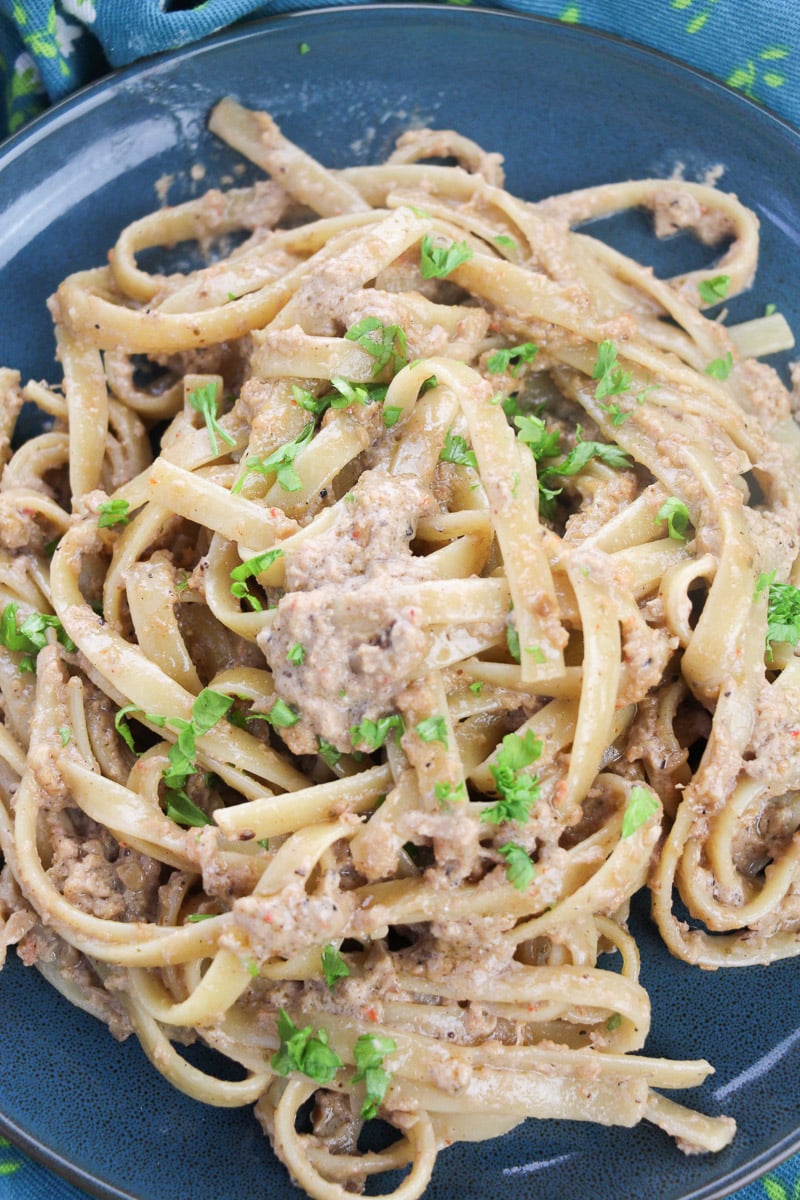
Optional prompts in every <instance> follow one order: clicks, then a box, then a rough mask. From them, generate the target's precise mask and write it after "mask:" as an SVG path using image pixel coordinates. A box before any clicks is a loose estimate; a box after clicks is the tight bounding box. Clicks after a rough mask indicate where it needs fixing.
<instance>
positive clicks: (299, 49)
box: [297, 42, 311, 54]
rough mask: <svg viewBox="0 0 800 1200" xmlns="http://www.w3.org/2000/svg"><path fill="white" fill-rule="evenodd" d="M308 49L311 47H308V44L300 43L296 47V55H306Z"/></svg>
mask: <svg viewBox="0 0 800 1200" xmlns="http://www.w3.org/2000/svg"><path fill="white" fill-rule="evenodd" d="M310 49H311V47H310V46H309V44H308V42H301V43H300V45H299V46H298V47H297V52H298V54H308V52H309V50H310Z"/></svg>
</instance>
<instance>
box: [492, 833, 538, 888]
mask: <svg viewBox="0 0 800 1200" xmlns="http://www.w3.org/2000/svg"><path fill="white" fill-rule="evenodd" d="M497 853H498V854H501V855H502V856H503V858H504V859H505V860H506V876H507V877H508V882H509V883H510V884H511V886H512V887H515V888H516V889H517V891H518V892H524V891H525V889H526V888H527V887H528V885H529V884H530V883H531V882H532V880H533V877H534V875H535V874H536V868H535V867H534V865H533V863H532V862H531V860H530V857H529V856H528V853H527V851H526V850H525V849H524V847H522V846H518V845H517V843H516V842H506V844H505V845H504V846H498V847H497Z"/></svg>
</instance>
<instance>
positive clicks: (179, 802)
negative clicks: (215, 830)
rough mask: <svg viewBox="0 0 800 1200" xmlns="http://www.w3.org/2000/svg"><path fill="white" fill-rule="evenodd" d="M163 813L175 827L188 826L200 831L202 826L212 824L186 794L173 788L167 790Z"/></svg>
mask: <svg viewBox="0 0 800 1200" xmlns="http://www.w3.org/2000/svg"><path fill="white" fill-rule="evenodd" d="M165 812H166V815H167V816H168V817H169V818H170V820H171V821H175V823H176V824H177V825H189V826H191V827H193V828H196V829H200V828H202V826H204V825H212V824H213V822H212V820H211V818H210V817H208V816H206V814H205V813H204V812H203V810H202V808H198V807H197V805H196V804H195V803H194V801H193V800H191V799H190V798H189V797H188V796H187V795H186V792H184V791H182V790H177V789H175V788H168V789H167V805H166V809H165Z"/></svg>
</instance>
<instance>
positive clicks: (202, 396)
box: [187, 379, 236, 457]
mask: <svg viewBox="0 0 800 1200" xmlns="http://www.w3.org/2000/svg"><path fill="white" fill-rule="evenodd" d="M218 392H219V383H218V382H217V380H216V379H214V380H212V381H211V382H210V383H204V384H203V385H202V387H198V388H194V389H193V390H192V391H191V392H189V395H188V397H187V399H188V401H189V404H190V406H191V407H192V408H193V409H194V410H195V412H199V413H200V414H201V416H202V417H203V420H204V421H205V423H206V429H207V430H208V440H209V442H210V443H211V453H212V454H213V455H214V456H215V457H216V455H217V434H219V436H220V437H221V438H222V440H223V442H227V443H228V445H229V446H235V445H236V438H233V437H231V435H230V434H229V433H228V432H227V431H226V430H224V429H223V428H222V426H221V425H220V423H219V421H218V420H217V415H218V413H217V393H218Z"/></svg>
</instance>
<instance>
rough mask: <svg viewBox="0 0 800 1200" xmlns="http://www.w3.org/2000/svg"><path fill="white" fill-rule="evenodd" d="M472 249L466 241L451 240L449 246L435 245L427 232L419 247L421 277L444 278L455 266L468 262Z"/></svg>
mask: <svg viewBox="0 0 800 1200" xmlns="http://www.w3.org/2000/svg"><path fill="white" fill-rule="evenodd" d="M471 258H472V250H471V248H470V247H469V246H468V245H467V243H466V242H451V243H450V245H449V246H435V245H434V243H433V238H432V237H431V235H430V234H429V233H426V234H425V237H424V238H423V239H422V246H421V249H420V272H421V274H422V278H423V279H444V278H445V277H446V276H447V275H449V274H450V273H451V272H452V271H455V269H456V267H460V266H461V265H462V263H466V262H469V260H470V259H471Z"/></svg>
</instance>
